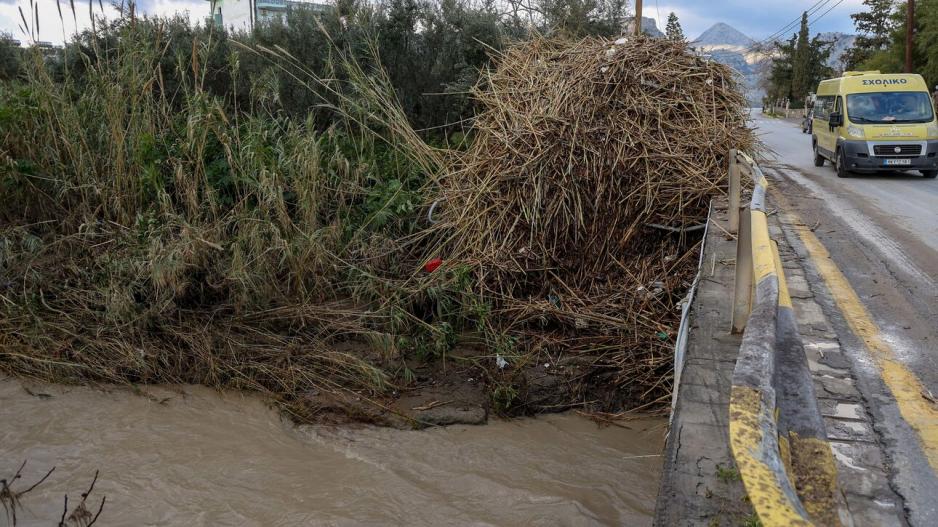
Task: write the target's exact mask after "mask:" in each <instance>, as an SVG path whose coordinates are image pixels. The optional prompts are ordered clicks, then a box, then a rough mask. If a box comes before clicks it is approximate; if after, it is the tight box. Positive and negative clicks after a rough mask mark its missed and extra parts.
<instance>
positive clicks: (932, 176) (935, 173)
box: [922, 170, 938, 179]
mask: <svg viewBox="0 0 938 527" xmlns="http://www.w3.org/2000/svg"><path fill="white" fill-rule="evenodd" d="M922 175H923V176H925V179H935V176H938V170H922Z"/></svg>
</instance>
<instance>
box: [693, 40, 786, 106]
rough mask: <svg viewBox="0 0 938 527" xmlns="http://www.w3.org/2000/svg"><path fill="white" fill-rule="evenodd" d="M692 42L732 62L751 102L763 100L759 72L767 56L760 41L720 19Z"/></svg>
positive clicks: (714, 56)
mask: <svg viewBox="0 0 938 527" xmlns="http://www.w3.org/2000/svg"><path fill="white" fill-rule="evenodd" d="M690 46H691V47H692V48H694V49H695V50H696V51H697V52H698V53H701V54H703V55H707V56H709V57H710V58H711V59H713V60H715V61H717V62H720V63H723V64H726V65H727V66H730V67H731V68H733V69H734V70H736V71H737V72H739V74H740V75H741V76H742V77H743V79H744V82H745V85H746V92H747V93H746V98H747V99H749V102H750V103H751V104H754V103H757V102H758V101H761V100H762V96H763V92H762V90H761V89H759V72H760V71H762V70H763V69H764V68H762V65H763V64H764V63H765V62H766V60H767V58H768V57H767V56H766V54H765V53H764V52H762V51H761V50H759V49H758V48H757V42H756V41H755V40H753V39H752V38H750V37H749V36H747V35H746V34H744V33H743V32H741V31H739V30H738V29H736V28H734V27H733V26H731V25H729V24H725V23H723V22H719V23H717V24H714V25H712V26H711V27H710V28H709V29H707V30H706V31H704V32H703V33H701V34H700V36H699V37H697V38H696V39H694V40H693V41H691V43H690Z"/></svg>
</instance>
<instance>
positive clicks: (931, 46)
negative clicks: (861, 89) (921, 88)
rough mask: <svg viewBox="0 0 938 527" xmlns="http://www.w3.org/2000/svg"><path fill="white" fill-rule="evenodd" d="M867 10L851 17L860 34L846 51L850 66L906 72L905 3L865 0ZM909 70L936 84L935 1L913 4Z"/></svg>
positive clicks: (937, 9) (937, 24) (937, 5)
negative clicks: (852, 46)
mask: <svg viewBox="0 0 938 527" xmlns="http://www.w3.org/2000/svg"><path fill="white" fill-rule="evenodd" d="M863 5H864V6H865V7H866V10H865V11H863V12H860V13H857V14H856V15H852V16H853V20H854V25H855V26H856V28H857V32H859V33H861V35H860V37H859V38H858V39H857V42H856V45H855V46H854V48H852V49H851V50H850V52H849V55H848V57H849V58H850V61H849V62H850V66H851V68H852V69H863V70H873V69H875V70H880V71H882V72H883V73H900V72H903V71H905V47H906V45H905V41H906V38H905V37H906V24H905V14H906V4H905V3H904V2H898V3H897V2H890V1H886V0H866V1H864V2H863ZM913 43H914V48H913V49H912V72H913V73H920V74H921V75H922V76H923V77H925V80H926V82H927V83H928V85H929V86H934V85H936V84H938V1H936V0H919V1H918V2H916V3H915V29H914V40H913Z"/></svg>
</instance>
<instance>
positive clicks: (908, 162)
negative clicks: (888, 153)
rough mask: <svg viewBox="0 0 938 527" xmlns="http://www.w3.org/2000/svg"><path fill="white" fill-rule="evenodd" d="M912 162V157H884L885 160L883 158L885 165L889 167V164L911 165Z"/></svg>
mask: <svg viewBox="0 0 938 527" xmlns="http://www.w3.org/2000/svg"><path fill="white" fill-rule="evenodd" d="M911 164H912V160H911V159H884V160H883V165H884V166H887V167H889V166H902V165H911Z"/></svg>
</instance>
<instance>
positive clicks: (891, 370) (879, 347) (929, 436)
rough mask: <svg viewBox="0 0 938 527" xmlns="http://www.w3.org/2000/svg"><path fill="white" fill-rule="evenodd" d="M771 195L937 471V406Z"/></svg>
mask: <svg viewBox="0 0 938 527" xmlns="http://www.w3.org/2000/svg"><path fill="white" fill-rule="evenodd" d="M773 196H774V197H775V198H776V199H777V200H778V201H779V202H780V204H781V205H782V209H783V210H785V211H786V212H785V216H787V219H788V221H789V223H790V224H791V225H792V226H793V227H794V229H795V231H796V232H797V233H798V236H799V237H800V238H801V242H802V243H804V245H805V247H807V249H808V253H809V254H810V256H811V260H812V261H813V262H814V266H815V267H816V268H817V270H818V273H819V274H820V275H821V278H822V279H823V280H824V282H825V283H826V284H827V288H828V289H829V290H830V292H831V296H833V297H834V301H835V302H836V303H837V307H838V308H840V311H841V313H843V316H844V318H845V319H846V320H847V324H848V325H849V326H850V329H851V330H852V331H853V332H854V334H856V335H857V336H858V337H860V338H861V339H862V340H863V342H864V343H866V347H867V349H869V350H870V354H871V355H872V357H873V360H874V361H875V362H876V365H877V366H878V367H879V370H880V373H881V376H882V379H883V381H884V382H885V383H886V386H887V387H888V388H889V390H890V391H891V392H892V395H893V397H894V398H895V399H896V404H897V405H898V406H899V413H900V414H901V415H902V418H903V419H905V421H906V422H907V423H908V424H909V426H911V427H912V428H913V429H914V430H915V432H916V433H917V434H918V437H919V439H920V440H921V443H922V449H923V450H924V451H925V457H926V458H927V459H928V464H929V465H931V467H932V470H935V471H938V407H935V406H934V405H933V404H932V403H931V402H929V401H927V400H926V399H925V397H924V396H923V395H922V394H924V393H925V390H924V388H923V386H922V384H921V382H919V380H918V378H917V377H916V376H915V374H914V373H912V372H911V371H910V370H909V369H908V368H906V367H905V365H904V364H902V363H901V362H900V361H899V360H898V359H897V358H896V355H895V352H894V351H893V349H892V348H891V347H890V346H889V344H887V343H886V341H884V340H883V337H882V335H881V333H880V330H879V327H878V326H877V325H876V322H874V321H873V317H872V316H871V315H870V313H869V311H867V309H866V307H864V305H863V302H862V301H861V300H860V297H859V296H858V295H857V293H856V291H854V290H853V287H851V286H850V282H849V281H847V277H845V276H844V274H843V273H842V272H841V271H840V269H839V268H838V267H837V264H835V263H834V261H833V260H832V259H831V257H830V253H828V252H827V249H826V248H825V247H824V245H823V244H822V243H821V241H820V240H818V239H817V236H815V235H814V233H813V232H811V230H810V229H808V228H807V227H806V226H805V224H804V222H803V221H801V218H800V217H798V215H797V214H796V213H794V212H792V209H791V207H790V206H789V205H788V203H787V200H786V199H785V198H784V197H783V196H781V195H780V194H778V193H773Z"/></svg>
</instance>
